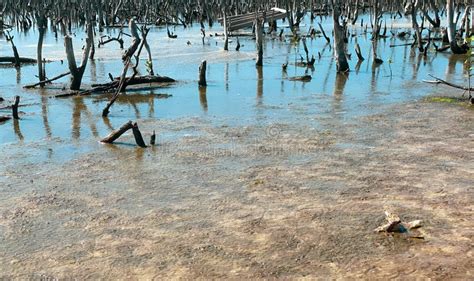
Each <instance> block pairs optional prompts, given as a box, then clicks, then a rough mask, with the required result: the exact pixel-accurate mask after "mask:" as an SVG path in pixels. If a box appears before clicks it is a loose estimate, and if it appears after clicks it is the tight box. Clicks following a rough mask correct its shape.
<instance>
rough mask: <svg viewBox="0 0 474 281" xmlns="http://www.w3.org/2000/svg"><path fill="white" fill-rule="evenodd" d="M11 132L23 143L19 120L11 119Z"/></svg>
mask: <svg viewBox="0 0 474 281" xmlns="http://www.w3.org/2000/svg"><path fill="white" fill-rule="evenodd" d="M13 130H14V131H15V134H16V136H17V137H18V140H20V141H23V139H24V137H23V134H22V133H21V129H20V120H18V119H13Z"/></svg>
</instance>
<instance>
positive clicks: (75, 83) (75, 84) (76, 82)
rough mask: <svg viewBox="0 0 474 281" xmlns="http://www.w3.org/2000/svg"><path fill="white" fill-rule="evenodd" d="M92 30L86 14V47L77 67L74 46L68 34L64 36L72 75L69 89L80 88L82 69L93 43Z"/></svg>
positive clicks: (83, 69) (84, 67)
mask: <svg viewBox="0 0 474 281" xmlns="http://www.w3.org/2000/svg"><path fill="white" fill-rule="evenodd" d="M93 36H94V34H93V30H92V23H91V21H90V17H89V16H88V15H87V39H86V47H85V48H84V52H83V55H82V62H81V66H80V67H77V64H76V58H75V56H74V47H73V45H72V38H71V36H69V35H66V36H65V37H64V46H65V48H66V56H67V61H68V65H69V71H70V72H71V75H72V81H71V85H70V89H71V90H79V89H80V88H81V82H82V77H83V75H84V71H85V69H86V66H87V61H88V58H89V53H90V50H91V46H92V44H93Z"/></svg>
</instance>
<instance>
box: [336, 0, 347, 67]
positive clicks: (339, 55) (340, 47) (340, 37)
mask: <svg viewBox="0 0 474 281" xmlns="http://www.w3.org/2000/svg"><path fill="white" fill-rule="evenodd" d="M339 8H340V7H339V5H338V4H336V5H335V6H333V20H334V55H335V57H336V69H337V72H347V71H349V63H348V62H347V58H346V50H345V42H344V33H345V31H344V27H343V26H341V24H340V23H339V17H340V11H339Z"/></svg>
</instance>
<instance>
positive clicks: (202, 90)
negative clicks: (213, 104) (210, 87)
mask: <svg viewBox="0 0 474 281" xmlns="http://www.w3.org/2000/svg"><path fill="white" fill-rule="evenodd" d="M199 102H200V103H201V108H202V110H203V111H204V112H207V87H199Z"/></svg>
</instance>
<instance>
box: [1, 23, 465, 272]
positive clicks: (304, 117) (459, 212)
mask: <svg viewBox="0 0 474 281" xmlns="http://www.w3.org/2000/svg"><path fill="white" fill-rule="evenodd" d="M364 21H367V19H364ZM390 24H392V23H391V21H389V26H390ZM309 25H310V23H309V22H306V25H305V27H302V28H301V29H302V30H307V29H309ZM393 25H396V26H401V29H402V30H405V28H406V26H408V22H407V21H406V20H402V21H396V22H393ZM324 26H325V29H326V32H327V33H329V31H330V22H325V23H324ZM221 31H222V30H221V29H219V28H218V27H215V29H213V30H212V32H221ZM286 31H287V32H288V30H287V29H286ZM111 32H112V33H113V32H117V30H113V31H111ZM174 32H175V33H176V34H178V39H176V40H172V39H168V38H167V37H166V29H162V28H153V29H152V31H151V32H150V34H149V37H148V39H149V42H150V44H151V46H152V50H153V56H154V59H155V60H154V66H155V73H159V74H160V75H166V76H170V77H172V78H175V79H177V80H178V83H177V84H175V85H172V86H169V87H165V88H159V89H154V90H151V91H142V92H129V93H127V95H128V96H129V97H128V98H127V99H119V100H118V102H117V103H116V104H115V105H114V106H113V107H112V109H111V113H110V115H109V118H107V119H103V118H102V117H101V112H102V108H103V107H104V106H105V104H106V98H105V97H103V96H100V95H96V96H91V97H84V98H64V99H55V98H51V96H54V95H55V94H57V93H62V92H63V91H62V90H61V88H62V87H63V86H64V85H63V84H61V85H57V84H55V85H52V86H48V88H47V89H43V90H40V89H37V90H23V89H22V86H23V85H25V84H29V83H33V82H36V78H35V77H34V75H35V73H36V66H35V65H32V66H24V67H22V68H21V69H19V70H15V69H14V68H5V67H2V68H0V77H2V79H1V82H0V83H1V88H0V96H2V97H3V98H6V99H7V100H11V99H12V98H13V96H14V95H18V94H19V95H20V96H21V98H22V101H21V103H22V104H31V106H26V107H21V109H20V110H21V111H23V112H24V113H25V114H24V115H22V116H21V117H22V119H21V120H20V121H19V122H12V121H9V122H6V123H4V124H2V125H0V155H2V165H0V196H1V198H3V200H2V202H1V203H0V269H2V270H0V277H3V275H4V276H5V277H19V278H38V277H41V278H48V277H56V278H68V277H71V276H74V277H76V278H81V277H82V278H89V279H92V278H94V279H96V278H124V277H125V278H127V277H128V278H133V277H135V278H137V277H138V278H166V277H168V278H170V277H174V278H176V277H183V278H191V277H196V276H197V277H203V278H223V277H229V276H231V277H234V278H249V277H266V278H268V277H270V278H272V277H276V278H285V277H289V278H295V277H305V276H306V277H308V278H317V277H321V276H325V275H329V274H332V275H333V276H344V277H356V278H370V277H374V278H382V277H384V278H385V277H391V278H396V277H398V276H405V275H407V274H409V275H412V276H414V277H417V278H422V277H426V276H429V277H431V278H434V279H436V278H439V279H443V278H444V279H445V278H450V277H451V278H465V277H466V276H471V277H472V273H470V268H472V266H470V265H472V245H471V244H472V243H470V241H472V223H471V222H470V220H467V219H466V218H468V217H471V216H472V207H471V206H472V199H473V198H474V197H473V196H472V195H473V194H472V188H470V187H472V185H473V182H472V178H473V177H472V176H473V174H472V173H473V171H474V167H473V163H474V161H473V157H472V155H473V154H472V153H473V151H474V147H473V142H472V138H473V137H474V132H473V129H472V126H470V124H472V121H473V114H472V110H471V109H469V108H467V107H466V106H460V105H457V104H440V103H428V102H426V101H425V100H424V97H427V96H430V95H436V96H445V95H454V96H459V95H461V94H462V93H461V92H460V91H453V90H452V89H448V88H445V87H443V86H433V85H430V84H425V83H422V80H423V79H430V78H429V76H428V73H432V74H433V75H435V76H438V77H441V78H445V79H447V80H449V81H452V82H455V83H460V84H462V83H464V81H463V79H464V78H463V75H462V71H463V62H464V59H463V58H462V57H456V56H452V55H450V54H437V53H435V52H434V51H431V52H429V54H428V56H427V58H424V57H423V56H420V55H418V52H417V51H412V50H411V49H410V47H409V46H406V47H396V48H390V47H389V45H390V44H402V43H405V41H402V40H400V39H398V38H392V39H386V40H381V41H380V42H379V44H378V46H379V47H378V48H379V49H378V53H379V57H381V58H382V59H384V60H385V63H384V64H382V65H381V66H379V67H377V68H375V69H373V68H372V63H371V61H372V60H371V57H370V54H371V53H372V52H371V50H370V47H371V42H370V40H369V39H370V35H365V34H361V32H362V31H361V30H360V29H357V28H354V29H353V30H352V33H357V34H359V35H358V36H356V37H352V38H351V39H350V43H349V50H350V52H351V53H353V55H352V56H353V59H352V61H350V65H351V69H352V71H351V72H350V73H349V74H348V76H347V78H346V77H345V76H341V75H339V76H337V75H336V73H335V65H334V61H333V58H332V52H331V50H330V47H329V46H327V45H326V44H325V40H324V39H323V38H316V39H314V40H308V47H309V48H310V53H311V54H314V55H315V57H317V54H318V52H321V54H322V56H321V59H317V62H316V65H315V68H314V70H306V69H305V68H301V67H296V66H295V65H294V62H295V57H296V60H298V58H299V54H302V55H304V54H303V47H302V45H301V44H299V45H297V46H296V47H295V46H294V45H292V44H290V38H286V42H281V41H280V40H279V39H272V38H271V37H267V39H266V41H265V51H264V54H265V59H264V67H263V70H262V71H261V72H259V71H258V70H257V69H256V68H255V66H254V60H253V57H254V54H255V51H254V48H255V44H254V41H252V40H251V38H249V37H241V38H240V42H241V44H243V47H242V48H241V51H240V52H236V51H233V49H234V48H235V41H234V42H232V43H231V45H230V48H231V49H232V50H231V51H229V52H224V51H223V50H222V46H223V44H222V43H223V41H222V37H218V38H216V37H212V38H208V39H207V40H206V42H207V43H209V44H208V45H206V46H202V44H201V38H200V36H199V28H198V27H197V26H195V27H193V28H191V29H186V30H183V29H181V28H176V29H175V30H174ZM208 33H211V32H209V31H208ZM77 34H79V35H78V36H77V37H75V38H74V40H75V41H74V44H75V46H76V50H77V54H76V57H77V58H79V57H80V46H81V36H82V34H83V32H77ZM36 35H37V34H35V32H34V31H32V32H30V33H28V34H16V35H15V43H16V45H17V46H18V47H19V52H20V55H21V56H27V57H34V56H35V48H36V47H35V46H36V44H35V41H36ZM356 38H357V40H358V42H359V44H360V45H361V48H362V50H363V53H364V55H365V57H366V60H365V61H364V62H363V63H362V64H361V65H360V66H359V68H358V70H356V63H357V62H356V56H355V53H354V52H353V51H352V50H353V46H354V42H355V40H356ZM233 40H235V39H233ZM187 41H190V42H191V45H187V44H186V43H187ZM216 42H217V45H216ZM0 43H1V49H0V51H1V55H4V54H5V53H7V54H9V51H10V49H9V46H8V45H7V44H6V42H5V41H1V42H0ZM127 44H128V42H126V43H125V46H127ZM62 45H63V43H62V40H61V39H58V40H56V39H55V38H54V35H53V34H51V33H48V35H47V38H46V40H45V47H44V57H46V59H51V60H53V62H51V63H48V64H47V65H46V73H47V76H49V77H52V76H55V75H57V74H60V73H62V72H65V71H66V70H67V69H66V68H67V66H66V65H65V64H61V62H60V61H59V60H61V59H64V57H65V54H64V50H63V47H62ZM120 55H121V50H120V49H119V48H118V46H117V45H116V44H114V43H111V45H107V46H106V47H105V48H101V49H96V60H95V61H94V62H91V61H90V62H89V65H88V67H87V69H86V72H85V77H84V80H83V88H87V87H88V86H89V85H90V84H92V83H95V82H105V81H107V79H108V78H107V76H108V75H107V74H108V73H109V72H111V73H113V74H114V75H118V74H119V72H120V71H121V68H122V64H121V62H120ZM203 59H206V60H207V61H208V66H209V68H208V73H207V75H208V83H209V86H208V87H207V89H206V91H205V94H204V93H202V92H201V93H200V91H199V89H198V86H197V81H196V80H197V75H198V73H197V72H198V66H199V63H200V61H201V60H203ZM389 60H391V61H392V62H393V63H391V64H389V63H388V61H389ZM287 61H288V62H289V63H290V65H289V66H288V71H287V73H283V72H282V68H281V65H282V63H284V62H287ZM390 69H391V72H390ZM305 73H309V74H311V75H312V77H313V79H312V81H311V82H308V83H302V82H292V81H288V80H287V79H286V78H287V77H288V76H296V75H303V74H305ZM391 73H392V75H391ZM63 79H64V80H62V81H65V82H67V78H63ZM51 88H53V89H51ZM162 93H166V94H171V95H172V97H170V98H168V99H157V98H155V97H154V96H153V95H152V94H162ZM138 95H140V96H138ZM8 112H9V111H8V110H7V111H5V113H8ZM0 114H3V111H0ZM128 120H138V123H139V126H140V128H141V130H142V132H143V134H144V135H145V137H146V139H147V140H148V137H149V135H150V134H151V132H152V130H156V131H157V133H158V144H159V145H158V146H155V147H150V148H147V149H140V148H137V147H136V146H135V145H133V137H131V135H130V134H127V135H125V136H124V137H123V138H122V139H121V140H120V142H119V143H118V144H117V145H101V144H99V143H98V140H99V139H100V138H101V137H102V136H105V135H107V134H108V133H109V132H110V130H112V129H113V128H117V127H118V126H120V125H121V124H123V123H124V122H126V121H128ZM385 205H389V206H391V207H394V208H395V209H396V210H397V213H399V214H400V216H401V217H402V219H403V220H406V221H408V220H411V219H423V220H424V221H425V226H424V227H423V228H422V229H421V230H420V232H421V235H423V236H424V237H425V241H413V240H410V239H406V238H401V239H400V238H397V237H391V236H388V237H387V236H384V235H378V234H374V233H373V232H372V230H373V229H374V228H375V227H377V226H378V225H380V224H381V223H382V222H383V210H384V206H385ZM466 249H467V250H466ZM466 253H467V254H466ZM465 254H466V255H465ZM434 256H435V257H434ZM2 274H3V275H2Z"/></svg>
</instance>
